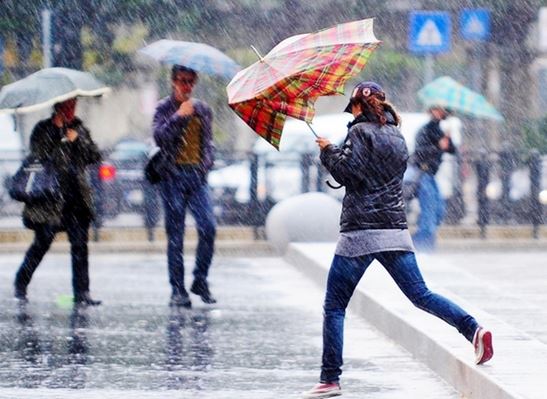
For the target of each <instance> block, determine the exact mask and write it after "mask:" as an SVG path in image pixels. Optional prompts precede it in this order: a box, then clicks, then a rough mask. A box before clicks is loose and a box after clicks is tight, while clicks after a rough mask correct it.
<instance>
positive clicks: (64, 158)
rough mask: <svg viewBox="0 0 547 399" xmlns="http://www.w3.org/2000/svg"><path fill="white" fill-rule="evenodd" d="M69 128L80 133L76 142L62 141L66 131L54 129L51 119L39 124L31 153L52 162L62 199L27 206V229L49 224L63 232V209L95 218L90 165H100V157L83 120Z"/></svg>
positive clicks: (25, 215)
mask: <svg viewBox="0 0 547 399" xmlns="http://www.w3.org/2000/svg"><path fill="white" fill-rule="evenodd" d="M67 127H69V128H72V129H74V130H76V131H77V132H78V138H77V139H76V140H74V141H73V142H68V141H66V140H63V138H64V133H65V130H64V129H62V128H58V127H57V126H55V125H54V124H53V122H52V119H51V118H49V119H45V120H42V121H40V122H38V123H37V124H36V126H35V127H34V129H33V131H32V134H31V136H30V152H31V154H32V155H33V156H35V157H37V158H38V159H40V160H41V161H45V160H49V161H51V162H53V164H54V166H55V168H56V169H57V171H58V173H59V179H60V183H61V192H62V199H61V200H60V201H55V202H47V203H41V204H27V205H25V208H24V209H23V223H24V225H25V226H27V227H28V228H31V229H34V228H36V226H37V225H43V224H47V225H51V226H54V227H55V228H57V229H59V230H62V229H63V227H64V226H63V223H62V216H63V210H65V211H66V210H67V209H71V210H72V211H75V212H78V214H79V215H80V216H81V217H89V218H90V219H91V218H92V217H93V202H92V193H91V186H90V183H89V181H88V176H87V166H88V165H90V164H94V163H97V162H99V161H100V160H101V155H100V153H99V150H98V148H97V146H96V144H95V143H94V142H93V140H92V139H91V136H90V134H89V131H88V130H87V129H86V127H85V126H84V125H83V123H82V121H81V120H80V119H78V118H76V119H74V120H73V121H72V123H71V124H70V126H67Z"/></svg>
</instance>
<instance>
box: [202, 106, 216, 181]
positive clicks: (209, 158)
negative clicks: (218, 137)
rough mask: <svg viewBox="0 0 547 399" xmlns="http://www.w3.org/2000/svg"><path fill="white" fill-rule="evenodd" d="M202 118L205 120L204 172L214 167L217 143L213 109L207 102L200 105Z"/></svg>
mask: <svg viewBox="0 0 547 399" xmlns="http://www.w3.org/2000/svg"><path fill="white" fill-rule="evenodd" d="M200 113H201V118H202V121H203V132H202V134H203V140H204V143H203V147H202V156H203V162H202V165H203V169H204V170H203V172H204V174H207V172H208V171H209V170H210V169H211V168H212V167H213V164H214V162H215V145H214V141H213V111H212V110H211V108H210V107H209V106H208V105H207V104H205V103H201V106H200Z"/></svg>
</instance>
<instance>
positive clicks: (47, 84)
mask: <svg viewBox="0 0 547 399" xmlns="http://www.w3.org/2000/svg"><path fill="white" fill-rule="evenodd" d="M108 92H110V88H109V87H107V86H105V85H104V84H103V83H101V82H99V81H98V80H97V79H95V78H94V77H93V75H91V74H90V73H88V72H82V71H77V70H74V69H68V68H45V69H42V70H40V71H38V72H35V73H33V74H31V75H29V76H27V77H26V78H24V79H21V80H18V81H16V82H14V83H11V84H9V85H6V86H4V87H2V90H1V91H0V112H8V113H13V112H16V111H17V112H18V113H26V112H33V111H36V110H39V109H42V108H45V107H48V106H52V105H53V104H55V103H58V102H61V101H65V100H68V99H69V98H73V97H96V96H102V95H103V94H105V93H108Z"/></svg>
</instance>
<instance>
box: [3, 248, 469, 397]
mask: <svg viewBox="0 0 547 399" xmlns="http://www.w3.org/2000/svg"><path fill="white" fill-rule="evenodd" d="M20 260H21V254H17V255H2V256H1V257H0V309H2V311H1V312H0V399H23V398H24V399H34V398H36V399H38V398H39V399H51V398H55V399H65V398H74V397H78V398H81V399H110V398H111V399H119V398H124V399H148V398H150V399H152V398H153V399H156V398H158V399H159V398H162V399H164V398H177V399H186V398H187V399H195V398H199V399H233V398H238V399H270V398H271V399H279V398H283V399H285V398H288V399H290V398H298V397H300V394H299V393H300V392H301V391H303V390H305V389H309V388H310V387H311V386H312V385H313V384H314V383H315V382H316V381H317V378H318V373H319V363H320V356H321V313H322V309H321V303H322V297H323V290H322V288H319V287H317V286H316V285H315V284H314V283H313V282H311V281H310V280H308V279H305V278H302V275H301V274H300V273H299V272H297V271H296V270H295V269H294V268H293V267H292V266H290V265H288V264H287V263H285V262H284V261H283V259H281V258H275V257H262V258H236V257H231V258H223V257H216V258H215V261H214V265H213V268H212V270H211V284H212V290H213V292H214V293H215V295H216V296H217V298H218V300H219V303H218V304H217V305H215V306H214V307H209V306H206V305H203V304H201V303H200V301H199V299H198V298H196V297H195V296H192V301H193V304H194V308H193V309H192V310H191V311H181V312H172V311H171V310H170V309H169V307H168V306H167V301H168V297H169V286H168V283H167V276H166V270H165V262H166V259H165V256H164V255H156V254H142V253H141V254H139V253H134V254H124V255H123V256H119V255H112V254H92V255H91V284H92V292H93V295H94V296H95V297H97V298H100V299H102V300H103V301H104V304H103V305H102V306H100V307H97V308H90V309H87V310H86V311H80V312H73V311H72V309H71V306H70V303H69V301H70V298H69V297H68V295H69V294H70V267H69V263H70V259H69V256H68V255H59V254H48V255H46V258H45V259H44V263H43V264H42V265H41V266H40V268H39V269H38V270H37V272H36V274H35V276H34V279H33V281H32V283H31V286H30V287H29V288H30V289H29V298H30V301H31V302H30V304H29V306H28V311H27V313H26V314H27V315H28V317H29V318H27V319H21V317H19V318H18V317H17V316H18V315H19V316H21V315H22V314H21V313H20V312H17V311H16V306H15V303H14V301H13V300H12V298H11V292H12V287H11V284H12V281H13V275H14V273H15V270H16V268H17V265H18V264H19V262H20ZM187 261H188V262H191V261H192V259H191V258H188V259H187ZM190 280H191V279H190V276H188V283H189V282H190ZM346 337H347V342H348V345H347V346H346V364H345V371H344V381H343V384H344V385H343V389H344V396H343V397H344V398H348V399H361V398H364V397H373V398H375V399H410V398H435V399H459V398H460V394H459V393H458V392H457V391H456V390H455V389H454V388H452V387H451V386H450V385H448V384H447V383H446V382H444V381H443V380H442V379H440V378H439V377H438V376H437V375H436V374H434V373H433V372H431V370H429V369H428V368H427V367H425V366H424V365H423V364H422V363H420V362H419V361H417V360H416V359H414V358H413V357H412V356H411V355H410V354H409V353H408V352H407V351H406V350H404V349H403V348H401V347H400V346H399V345H397V344H396V343H395V342H393V341H391V340H389V339H387V338H385V336H383V335H382V334H380V333H379V332H378V331H377V330H376V328H374V327H372V326H371V325H370V324H368V323H367V322H365V321H363V319H361V318H360V317H357V316H356V315H354V314H351V313H350V314H349V325H348V328H347V329H346Z"/></svg>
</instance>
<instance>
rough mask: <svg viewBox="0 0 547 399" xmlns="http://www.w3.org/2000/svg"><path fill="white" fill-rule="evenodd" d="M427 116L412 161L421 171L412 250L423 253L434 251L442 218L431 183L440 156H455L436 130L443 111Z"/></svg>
mask: <svg viewBox="0 0 547 399" xmlns="http://www.w3.org/2000/svg"><path fill="white" fill-rule="evenodd" d="M429 113H430V115H431V120H430V121H429V122H428V123H427V124H426V125H424V126H423V127H422V128H421V129H420V130H419V131H418V134H417V135H416V146H415V150H414V156H413V161H412V162H413V164H414V165H415V166H416V167H417V168H418V169H419V170H420V171H421V176H420V181H419V185H418V193H417V195H418V202H419V203H420V214H419V216H418V222H417V225H418V228H417V230H416V232H415V233H414V236H413V237H412V238H413V241H414V245H416V248H417V249H418V250H423V251H431V250H434V249H435V244H436V235H437V228H438V226H439V225H440V224H441V222H442V220H443V217H444V209H445V206H444V199H443V197H442V196H441V193H440V191H439V187H438V185H437V182H436V181H435V175H436V174H437V171H438V170H439V166H440V165H441V162H442V156H443V154H444V153H445V152H447V153H450V154H454V153H455V152H456V147H455V146H454V144H453V143H452V140H451V138H450V136H449V135H447V134H445V132H443V130H442V129H441V126H440V123H441V121H442V120H444V119H446V118H447V117H448V115H449V112H448V111H447V110H446V109H445V108H443V107H431V108H430V109H429Z"/></svg>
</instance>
